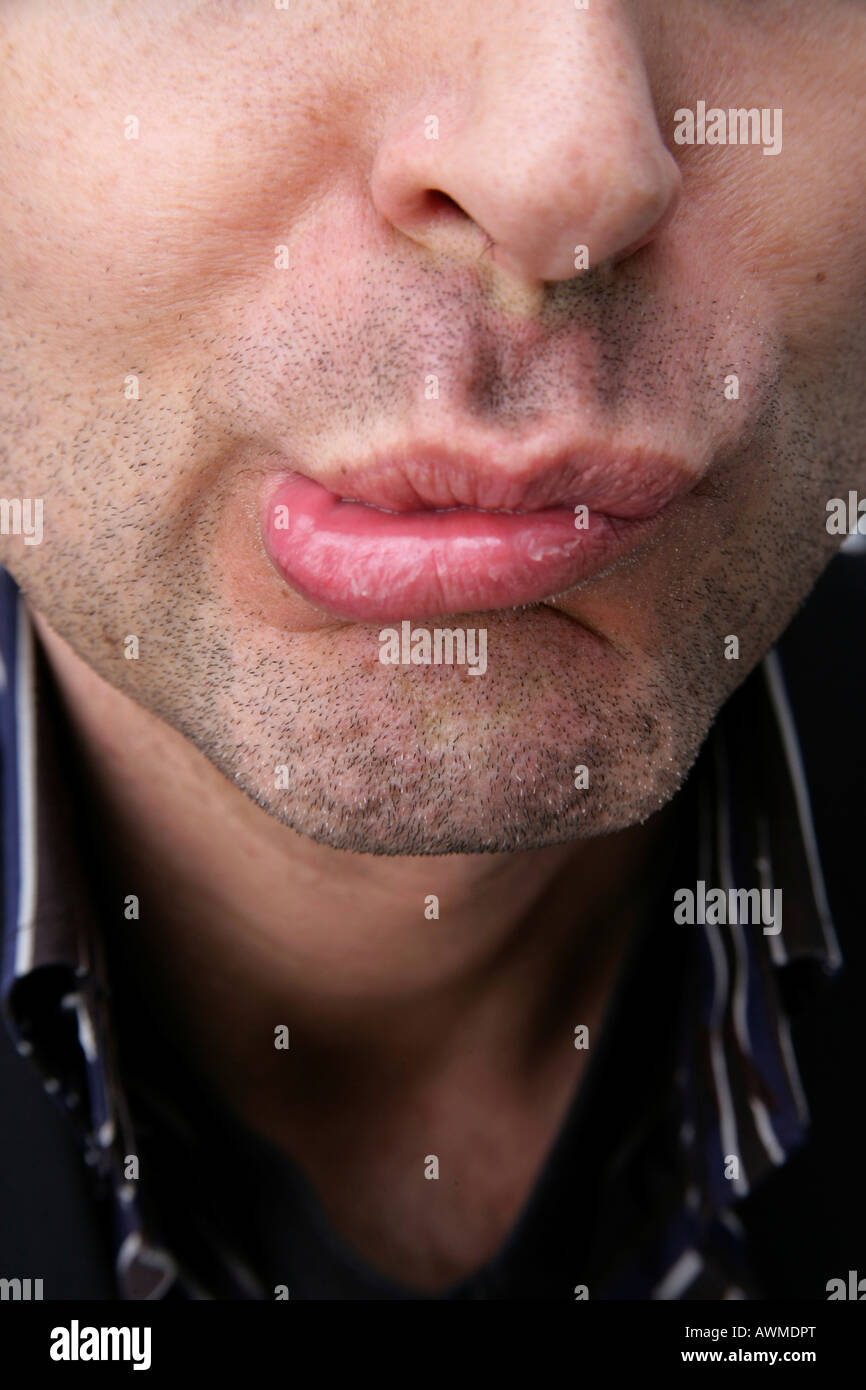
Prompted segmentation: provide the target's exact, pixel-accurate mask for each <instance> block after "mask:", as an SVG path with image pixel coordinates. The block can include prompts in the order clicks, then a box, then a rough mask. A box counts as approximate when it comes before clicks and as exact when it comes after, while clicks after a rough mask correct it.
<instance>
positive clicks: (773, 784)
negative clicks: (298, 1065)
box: [0, 570, 844, 1300]
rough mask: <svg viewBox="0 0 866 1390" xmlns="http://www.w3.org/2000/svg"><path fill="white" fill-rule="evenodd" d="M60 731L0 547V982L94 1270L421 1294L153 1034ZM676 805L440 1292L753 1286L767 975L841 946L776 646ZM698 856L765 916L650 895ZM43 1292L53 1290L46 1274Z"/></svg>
mask: <svg viewBox="0 0 866 1390" xmlns="http://www.w3.org/2000/svg"><path fill="white" fill-rule="evenodd" d="M70 745H71V739H70V736H69V732H68V729H67V728H66V724H65V720H64V716H63V712H62V708H61V706H60V702H59V699H58V696H57V692H56V689H55V687H54V682H53V679H52V677H51V673H50V670H49V668H48V664H47V661H46V659H45V656H44V654H43V653H42V651H41V649H40V647H39V645H38V642H37V640H36V637H35V633H34V631H33V628H32V624H31V622H30V619H29V616H28V613H27V608H26V603H25V601H24V599H23V596H22V595H21V594H20V593H19V592H18V590H17V588H16V586H15V584H14V583H13V581H12V580H11V578H10V577H9V576H8V575H7V574H6V573H5V571H2V570H0V758H2V772H0V776H2V827H0V835H2V864H3V894H2V928H3V945H4V955H3V971H2V981H0V996H2V1003H3V1010H4V1018H5V1025H6V1028H7V1029H8V1032H9V1035H10V1037H11V1038H12V1040H13V1042H14V1044H15V1046H16V1048H17V1051H18V1052H19V1054H21V1055H22V1056H24V1057H26V1058H27V1059H28V1061H29V1063H30V1064H31V1065H32V1066H33V1067H35V1068H36V1069H37V1070H38V1073H39V1074H40V1075H41V1077H42V1080H43V1085H44V1087H45V1089H46V1091H47V1092H48V1093H49V1094H50V1095H51V1096H52V1098H53V1100H54V1102H55V1103H56V1105H57V1106H58V1107H59V1109H60V1110H61V1112H62V1113H63V1115H64V1116H65V1117H66V1119H67V1120H68V1124H69V1125H70V1127H71V1129H72V1132H73V1133H74V1134H75V1136H76V1142H77V1144H78V1145H79V1146H80V1152H81V1162H82V1164H83V1165H84V1169H85V1171H86V1173H87V1175H88V1177H87V1186H88V1190H89V1192H90V1193H91V1195H92V1203H93V1206H92V1210H93V1221H94V1224H95V1225H98V1227H99V1229H100V1231H103V1232H104V1238H105V1241H106V1243H107V1245H109V1246H110V1248H111V1250H112V1251H113V1262H114V1270H115V1274H114V1279H115V1288H116V1293H117V1296H119V1297H124V1298H169V1299H180V1298H231V1299H273V1298H274V1297H280V1296H285V1293H286V1292H287V1293H288V1295H289V1296H290V1297H291V1298H292V1299H297V1298H301V1299H304V1298H327V1299H356V1298H383V1299H405V1298H419V1297H424V1295H423V1294H418V1293H417V1292H416V1291H415V1290H412V1289H407V1288H404V1287H402V1286H401V1285H399V1284H398V1283H396V1282H395V1281H393V1280H391V1279H389V1278H387V1277H385V1276H384V1275H382V1274H380V1273H379V1272H378V1271H376V1270H375V1269H373V1268H371V1267H370V1265H369V1264H368V1263H367V1262H366V1261H365V1260H364V1259H362V1258H361V1257H360V1256H359V1255H358V1254H357V1253H356V1252H354V1251H352V1250H351V1249H349V1248H348V1247H347V1246H346V1244H345V1243H344V1242H343V1241H342V1240H341V1239H340V1237H339V1236H338V1235H337V1233H336V1232H335V1231H334V1230H333V1229H332V1227H331V1225H330V1223H329V1222H328V1219H327V1217H326V1215H325V1213H324V1211H323V1209H322V1206H321V1204H320V1202H319V1201H318V1198H317V1196H316V1194H315V1192H314V1190H313V1188H312V1187H311V1185H310V1184H309V1182H308V1181H307V1180H306V1179H305V1177H304V1175H303V1173H302V1172H301V1171H300V1170H299V1168H298V1167H297V1166H296V1165H295V1164H293V1163H292V1161H291V1160H290V1159H289V1158H288V1157H287V1156H285V1155H283V1154H281V1153H279V1152H277V1151H276V1150H275V1149H273V1148H272V1147H271V1146H270V1145H269V1144H267V1143H266V1142H265V1141H264V1140H263V1139H262V1138H260V1137H258V1136H256V1135H254V1134H253V1133H251V1132H250V1131H249V1130H248V1129H247V1128H246V1127H245V1126H244V1125H242V1124H241V1123H240V1122H239V1121H238V1120H237V1119H236V1118H235V1117H234V1116H233V1115H232V1114H230V1113H229V1112H228V1110H227V1108H226V1107H225V1105H224V1104H223V1102H222V1101H221V1099H220V1098H219V1097H217V1096H214V1095H212V1094H211V1093H210V1092H209V1089H208V1086H207V1084H206V1082H205V1081H204V1079H203V1077H201V1076H199V1075H196V1074H195V1073H194V1071H193V1069H192V1065H191V1063H190V1062H189V1061H186V1062H184V1061H183V1060H182V1059H181V1058H180V1057H169V1058H168V1059H165V1057H164V1056H162V1053H164V1050H165V1047H166V1044H165V1042H164V1041H163V1040H161V1038H160V1028H159V1018H158V1016H155V1015H154V1013H153V1006H152V1005H151V1004H150V1003H149V1002H148V1000H147V999H144V998H142V997H141V993H140V991H137V990H136V987H135V981H134V979H131V978H129V976H128V974H127V973H125V969H124V964H123V961H122V960H121V959H117V960H115V959H114V956H115V952H113V951H112V948H111V932H110V930H109V928H108V926H107V923H106V921H105V917H104V913H102V912H101V911H100V908H101V903H100V895H99V893H98V892H97V891H96V888H95V885H94V883H93V881H92V871H93V869H92V860H91V859H90V858H89V857H88V855H87V854H86V853H85V852H84V850H83V841H82V834H81V826H80V824H79V823H78V814H79V809H80V804H81V801H80V797H79V796H78V795H77V786H76V771H75V767H76V764H75V759H74V756H72V752H71V747H70ZM675 805H676V811H677V816H676V820H675V821H674V825H675V827H676V830H675V832H672V838H673V836H674V834H675V843H673V844H672V845H671V853H670V856H669V859H667V860H666V861H665V862H664V864H662V865H661V866H660V873H659V876H658V881H657V883H656V886H655V890H654V892H652V893H651V894H648V895H647V899H646V902H645V903H644V904H643V907H644V913H643V922H642V925H641V927H640V929H639V930H638V931H637V932H636V934H635V939H634V940H633V942H632V944H631V946H630V948H629V951H628V953H627V955H626V958H625V961H624V963H623V965H622V967H621V971H620V975H619V979H618V983H617V987H616V989H615V991H614V995H613V998H612V1001H611V1003H610V1005H609V1008H608V1010H607V1013H606V1016H605V1020H604V1024H603V1027H602V1029H601V1032H600V1034H599V1036H598V1037H593V1038H592V1039H591V1040H590V1053H589V1064H588V1067H587V1069H586V1072H585V1075H584V1079H583V1081H582V1083H581V1085H580V1086H579V1087H578V1088H577V1090H576V1093H575V1096H574V1099H573V1102H572V1104H571V1107H570V1110H569V1112H568V1115H567V1118H566V1120H565V1123H564V1125H563V1127H562V1129H561V1131H560V1134H559V1135H558V1137H557V1139H556V1141H555V1143H554V1145H553V1147H552V1149H551V1151H550V1153H549V1155H548V1158H547V1160H546V1162H545V1163H544V1164H543V1166H542V1170H541V1172H540V1173H539V1175H538V1178H537V1180H536V1183H535V1185H534V1189H533V1191H532V1193H531V1195H530V1197H529V1199H528V1201H527V1203H526V1204H525V1206H524V1208H523V1211H522V1213H521V1214H520V1216H519V1218H518V1220H517V1222H516V1223H515V1225H514V1227H513V1229H512V1231H511V1232H510V1234H509V1235H508V1237H507V1238H506V1240H505V1241H504V1243H503V1245H502V1247H501V1248H500V1250H499V1251H498V1252H497V1254H496V1255H495V1257H494V1258H492V1259H491V1260H489V1261H487V1262H486V1263H485V1264H484V1266H483V1267H482V1268H481V1269H479V1270H478V1271H476V1272H475V1273H473V1274H472V1275H470V1276H469V1277H467V1278H465V1279H461V1280H460V1281H459V1282H458V1283H457V1284H455V1285H454V1286H453V1287H451V1288H450V1289H448V1290H446V1291H445V1292H443V1293H442V1294H438V1295H436V1297H437V1298H439V1299H455V1300H456V1299H459V1300H463V1299H510V1298H521V1299H522V1298H529V1299H560V1298H565V1299H569V1300H571V1299H574V1298H575V1297H576V1296H579V1293H578V1292H576V1291H580V1290H582V1289H583V1288H585V1289H586V1291H587V1294H588V1296H589V1297H590V1298H593V1299H597V1298H629V1299H683V1298H743V1297H756V1296H761V1294H762V1293H763V1292H765V1290H764V1289H763V1288H762V1286H761V1280H760V1278H759V1277H758V1276H757V1275H756V1273H755V1271H754V1269H753V1268H752V1267H751V1265H750V1259H749V1250H748V1243H747V1242H746V1241H745V1240H744V1230H743V1226H742V1224H741V1221H740V1219H739V1215H738V1212H739V1210H740V1208H741V1204H742V1203H743V1202H744V1201H745V1200H746V1199H748V1198H749V1195H750V1194H751V1193H752V1192H753V1191H754V1190H755V1189H756V1188H759V1187H760V1185H761V1184H762V1183H763V1182H764V1181H765V1180H766V1178H767V1176H768V1175H769V1174H771V1173H772V1172H773V1171H774V1170H778V1169H780V1168H782V1167H783V1166H784V1165H785V1164H786V1162H787V1161H788V1159H789V1155H791V1154H792V1152H793V1151H795V1150H796V1149H797V1148H798V1147H799V1146H800V1145H801V1144H802V1143H803V1141H804V1138H805V1136H806V1134H807V1131H808V1126H809V1107H808V1104H807V1101H806V1097H805V1094H804V1089H803V1085H802V1081H801V1076H800V1070H799V1059H798V1057H797V1055H795V1051H794V1047H793V1044H792V1039H791V1031H790V1023H789V1017H788V1009H787V1002H786V1001H787V999H788V996H789V995H790V994H791V990H792V981H793V980H794V979H795V978H796V981H797V986H796V992H797V997H798V999H800V1000H801V1002H802V999H803V997H804V995H806V996H808V995H815V994H817V993H818V992H820V990H821V989H822V986H823V982H825V981H826V980H827V979H828V978H829V977H830V976H832V975H834V974H835V973H836V972H837V971H838V969H839V967H840V965H841V954H840V950H839V946H838V942H837V939H836V933H835V931H834V927H833V922H832V920H831V914H830V909H829V906H828V902H827V894H826V890H825V886H824V881H823V876H822V870H821V864H820V860H819V855H818V849H817V844H816V840H815V834H814V828H813V825H812V817H811V812H810V806H809V796H808V792H807V788H806V782H805V777H804V774H803V768H802V764H801V758H800V751H799V748H798V743H797V734H796V731H795V727H794V720H793V716H792V713H791V707H790V704H789V699H788V694H787V691H786V685H785V677H784V673H783V667H782V662H781V660H780V657H779V654H778V652H777V651H773V652H771V653H770V654H769V655H768V656H767V657H766V658H765V659H764V661H763V662H762V663H761V664H760V666H759V667H758V668H757V669H756V670H755V672H754V673H753V674H752V675H751V676H750V677H749V678H748V679H747V681H746V682H745V683H744V685H743V687H742V688H741V690H740V691H738V692H737V694H736V695H735V696H734V697H733V698H732V700H730V701H729V702H728V705H726V707H725V709H724V711H723V712H722V715H721V716H720V718H719V719H718V720H717V721H716V724H715V725H714V727H713V729H712V730H711V732H710V734H709V736H708V739H707V741H706V743H705V745H704V748H703V750H702V752H701V755H700V757H699V759H698V761H697V763H696V765H695V768H694V769H693V770H692V773H691V775H690V777H689V779H688V781H687V784H686V786H685V788H684V789H683V790H682V791H681V792H680V793H679V794H678V797H677V798H676V803H675ZM154 872H155V873H158V866H154ZM697 880H702V881H703V882H704V883H705V884H706V885H707V888H708V889H709V888H710V887H720V888H722V889H724V890H725V891H726V892H727V891H728V890H729V889H732V888H746V889H751V888H758V889H761V888H764V889H773V888H781V889H782V895H783V896H782V901H783V905H784V907H783V914H782V925H781V930H780V931H779V932H778V934H770V933H767V932H765V931H764V930H763V927H762V925H761V924H760V923H758V924H756V923H754V922H752V921H746V920H745V919H744V920H742V921H733V922H731V923H729V924H727V925H723V924H713V923H712V922H710V923H706V922H705V923H698V924H694V925H684V924H677V923H675V920H674V898H673V893H674V889H675V888H677V887H690V888H691V889H692V890H695V888H696V882H697ZM113 929H114V930H115V931H116V926H115V927H114V928H113ZM158 1058H159V1063H160V1064H159V1065H157V1064H156V1063H157V1059H158ZM166 1060H167V1061H168V1066H166V1064H165V1063H166ZM155 1077H159V1078H160V1081H159V1084H158V1085H155V1084H154V1078H155ZM166 1077H170V1078H171V1081H170V1082H168V1081H166ZM131 1157H134V1158H135V1159H137V1166H138V1176H130V1173H131V1171H133V1170H134V1168H135V1165H134V1164H133V1165H132V1167H131V1165H130V1162H129V1160H130V1158H131ZM4 1265H5V1257H4V1250H3V1246H2V1237H0V1275H6V1274H9V1275H10V1276H11V1275H16V1274H17V1275H20V1274H21V1273H22V1271H20V1270H8V1271H7V1270H6V1269H5V1268H4ZM834 1272H836V1271H829V1273H831V1274H832V1273H834ZM839 1272H844V1271H839ZM25 1273H26V1271H25ZM46 1296H47V1297H52V1296H59V1295H58V1294H52V1292H51V1285H50V1279H49V1280H48V1281H47V1283H46Z"/></svg>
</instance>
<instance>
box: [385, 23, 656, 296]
mask: <svg viewBox="0 0 866 1390" xmlns="http://www.w3.org/2000/svg"><path fill="white" fill-rule="evenodd" d="M605 13H607V12H605ZM611 13H613V12H611ZM558 24H559V21H557V22H556V25H552V27H551V28H550V29H549V30H547V31H545V34H544V35H543V37H542V39H540V40H539V41H538V44H537V45H536V49H535V52H534V54H533V57H532V59H531V60H529V59H527V60H526V63H525V70H524V68H522V67H521V66H520V63H521V61H522V60H521V59H519V58H515V55H514V53H513V52H510V51H502V52H499V51H497V49H496V46H495V44H493V45H488V46H487V48H486V49H485V52H486V54H487V64H488V67H487V69H485V70H483V71H481V72H478V71H477V70H473V71H472V72H469V73H467V74H460V75H461V76H465V77H466V83H467V85H466V88H465V89H464V88H461V89H460V90H459V91H457V90H456V88H455V90H454V91H453V92H452V93H451V95H450V97H446V98H443V97H442V94H441V92H440V93H439V96H438V97H437V101H438V104H439V108H440V113H441V114H440V117H439V118H437V123H436V128H435V138H432V139H431V138H428V137H429V134H430V128H429V127H428V126H427V125H425V119H424V116H423V114H422V112H423V110H424V105H423V103H424V102H425V98H424V97H423V96H421V97H420V98H419V97H418V95H417V93H416V100H415V101H414V102H413V103H412V105H411V108H410V110H409V111H407V112H405V113H403V117H402V118H401V119H398V120H397V121H396V123H395V126H392V128H391V130H390V132H388V133H387V134H386V135H385V137H384V138H383V139H382V140H381V142H380V144H379V147H378V149H377V151H376V156H375V159H374V165H373V170H372V173H371V180H370V188H371V196H372V198H373V201H374V203H375V205H376V207H377V209H378V211H379V213H380V214H381V216H382V217H383V218H385V219H386V220H387V221H388V222H390V223H391V224H392V225H393V227H394V228H395V229H397V230H398V231H400V232H402V233H403V234H404V235H405V236H407V237H408V238H410V239H411V240H412V241H414V242H416V243H418V244H420V245H422V246H424V247H426V248H427V249H428V250H429V251H431V252H433V253H436V254H439V255H445V256H447V257H451V258H453V259H456V260H458V261H459V262H460V263H461V264H463V265H467V264H471V263H476V264H477V262H478V260H479V259H481V258H482V257H483V256H484V255H485V252H486V253H487V254H488V255H489V257H490V259H491V260H492V261H493V262H494V263H495V264H496V265H498V266H499V267H500V268H501V269H502V270H503V271H505V272H507V274H508V275H510V276H512V277H513V278H514V279H515V280H520V281H522V282H524V283H525V284H535V285H538V284H541V283H543V282H547V281H560V280H567V279H572V278H574V277H575V276H577V275H579V274H581V272H582V271H585V270H587V269H590V268H593V267H595V266H598V265H600V264H603V263H604V262H607V261H614V262H616V261H621V260H622V259H624V258H625V257H627V256H630V255H632V254H634V252H635V251H636V250H638V249H640V248H642V247H645V246H647V245H648V244H649V243H650V242H651V241H653V239H654V238H656V237H657V236H659V235H660V234H661V232H662V231H663V230H664V228H665V227H666V226H667V224H668V222H669V220H670V218H671V216H672V214H673V212H674V210H675V208H676V205H677V203H678V201H679V197H680V191H681V179H680V173H679V169H678V167H677V164H676V162H675V160H674V158H673V156H672V154H671V153H670V151H669V150H668V149H667V148H666V146H665V144H664V141H663V139H662V137H661V133H660V131H659V128H658V124H657V121H656V115H655V110H654V107H653V103H652V97H651V94H650V87H649V81H648V78H647V74H646V72H645V70H644V67H643V63H642V59H641V56H640V54H639V53H638V52H637V50H636V47H635V41H634V36H633V35H632V34H631V32H630V31H629V30H628V29H627V28H625V26H624V21H623V23H622V25H621V26H620V25H619V24H618V23H617V22H615V21H614V20H613V19H612V18H610V17H609V16H608V17H607V18H603V19H601V20H600V21H599V23H598V26H597V29H596V31H594V37H591V38H585V39H584V40H581V42H580V43H578V44H577V45H576V46H575V44H574V42H573V40H572V41H571V47H570V48H569V43H568V42H565V43H564V44H563V43H559V42H558V40H559V38H560V37H561V34H560V29H559V28H558V27H557V25H558ZM505 49H507V44H506V45H505ZM563 50H565V51H563ZM429 101H430V102H431V103H432V102H433V97H432V95H431V97H430V98H429ZM428 120H429V118H428Z"/></svg>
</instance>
